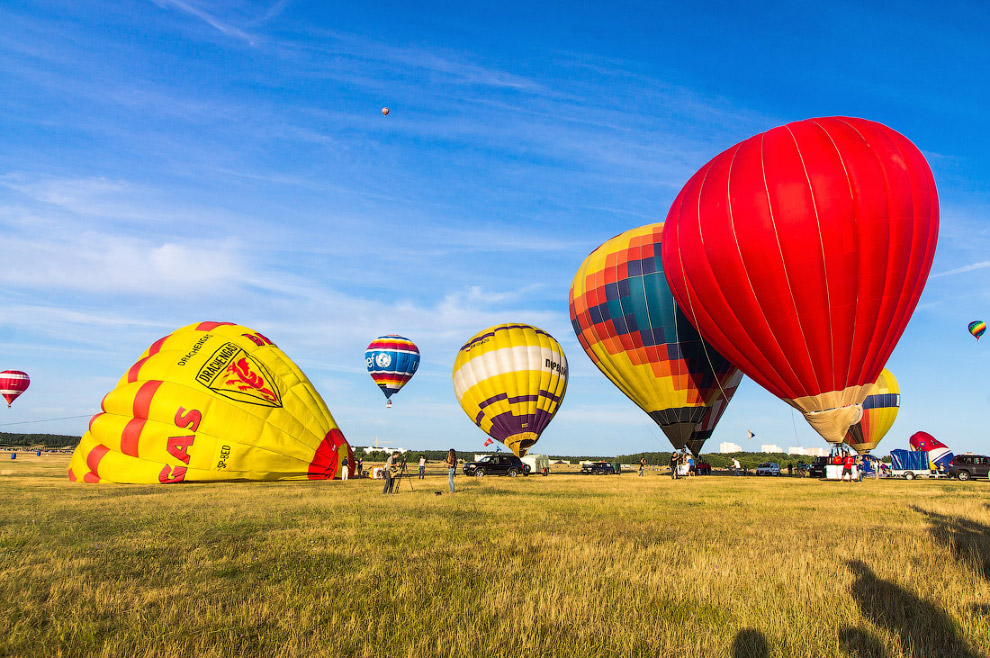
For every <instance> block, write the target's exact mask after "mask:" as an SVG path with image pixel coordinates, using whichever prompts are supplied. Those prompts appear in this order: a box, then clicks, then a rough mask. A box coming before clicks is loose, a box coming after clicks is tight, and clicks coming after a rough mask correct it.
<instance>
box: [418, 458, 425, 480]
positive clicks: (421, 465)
mask: <svg viewBox="0 0 990 658" xmlns="http://www.w3.org/2000/svg"><path fill="white" fill-rule="evenodd" d="M425 476H426V455H420V456H419V479H420V480H422V479H423V478H424V477H425Z"/></svg>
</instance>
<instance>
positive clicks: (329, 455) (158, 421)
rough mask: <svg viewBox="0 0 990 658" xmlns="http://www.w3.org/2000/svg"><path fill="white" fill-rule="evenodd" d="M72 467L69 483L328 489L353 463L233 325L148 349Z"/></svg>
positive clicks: (323, 415) (323, 417) (254, 342)
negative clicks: (271, 483) (313, 483)
mask: <svg viewBox="0 0 990 658" xmlns="http://www.w3.org/2000/svg"><path fill="white" fill-rule="evenodd" d="M100 406H101V407H102V411H101V412H100V413H98V414H96V415H95V416H93V418H92V420H90V421H89V430H88V431H87V432H86V433H85V434H84V435H83V437H82V439H81V440H80V442H79V446H78V447H77V448H76V451H75V453H74V454H73V455H72V460H71V461H70V463H69V479H70V480H72V481H73V482H78V481H81V482H120V483H136V484H152V483H162V484H174V483H177V482H194V481H204V480H326V479H333V478H336V477H338V476H339V475H340V474H341V471H342V468H343V463H344V459H345V458H346V459H347V460H348V462H347V469H348V471H349V472H353V468H354V458H353V453H352V452H351V448H350V446H349V445H348V444H347V441H346V440H345V439H344V435H343V434H342V433H341V431H340V429H339V428H338V427H337V423H336V422H335V421H334V419H333V416H331V415H330V411H329V409H327V405H326V403H324V402H323V398H321V397H320V394H319V393H317V392H316V389H315V388H313V385H312V384H311V383H310V381H309V379H307V378H306V375H304V374H303V372H302V371H301V370H300V369H299V367H298V366H296V364H294V363H293V362H292V361H291V360H290V359H289V357H288V356H286V354H285V352H283V351H282V350H280V349H279V348H278V347H277V346H276V345H275V344H274V343H272V342H271V341H270V340H268V338H266V337H265V336H263V335H261V334H260V333H258V332H256V331H254V330H252V329H248V328H247V327H244V326H240V325H236V324H232V323H230V322H200V323H198V324H191V325H189V326H187V327H183V328H181V329H178V330H176V331H174V332H172V333H171V334H169V335H168V336H165V337H164V338H161V339H159V340H157V341H155V342H154V343H153V344H152V345H151V347H149V348H148V349H147V350H145V352H144V354H142V355H141V358H140V359H138V360H137V362H136V363H135V364H134V365H132V366H131V367H130V368H129V369H128V370H127V372H126V373H124V376H123V377H121V378H120V381H118V382H117V386H116V387H115V388H114V389H113V390H112V391H110V392H109V393H107V394H106V396H104V398H103V402H102V403H101V405H100Z"/></svg>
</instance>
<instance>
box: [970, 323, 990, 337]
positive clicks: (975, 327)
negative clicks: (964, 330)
mask: <svg viewBox="0 0 990 658" xmlns="http://www.w3.org/2000/svg"><path fill="white" fill-rule="evenodd" d="M986 330H987V323H986V322H984V321H983V320H974V321H973V322H970V323H969V333H971V334H973V338H975V339H976V340H980V336H982V335H983V334H984V333H985V332H986Z"/></svg>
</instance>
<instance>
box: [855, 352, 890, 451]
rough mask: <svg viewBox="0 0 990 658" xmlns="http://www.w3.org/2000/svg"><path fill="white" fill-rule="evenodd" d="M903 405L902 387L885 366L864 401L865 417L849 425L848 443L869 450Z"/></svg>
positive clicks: (858, 448)
mask: <svg viewBox="0 0 990 658" xmlns="http://www.w3.org/2000/svg"><path fill="white" fill-rule="evenodd" d="M900 406H901V389H900V387H899V386H898V385H897V380H896V379H894V375H893V374H892V373H891V372H890V371H889V370H887V369H886V368H884V369H883V371H882V372H881V373H880V376H879V377H877V381H876V383H875V384H873V386H872V388H870V392H869V394H868V395H867V396H866V400H865V401H864V402H863V419H862V420H860V421H859V422H858V423H856V424H855V425H853V426H852V427H850V428H849V431H848V432H846V438H845V442H846V443H848V444H849V445H850V446H852V448H853V450H855V451H856V452H858V453H860V454H866V453H868V452H870V451H871V450H873V449H874V448H876V447H877V444H878V443H880V439H882V438H883V437H884V436H885V435H886V434H887V432H888V431H890V428H891V426H893V424H894V421H895V420H896V419H897V410H898V409H899V408H900Z"/></svg>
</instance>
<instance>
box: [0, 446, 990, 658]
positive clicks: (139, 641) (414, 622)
mask: <svg viewBox="0 0 990 658" xmlns="http://www.w3.org/2000/svg"><path fill="white" fill-rule="evenodd" d="M4 456H6V454H5V453H4ZM67 462H68V455H44V456H42V457H35V456H34V455H33V454H30V455H25V454H21V455H18V459H17V460H16V461H9V462H8V461H4V462H0V495H2V499H3V504H2V506H0V603H2V607H0V655H3V656H193V655H196V656H242V655H244V656H255V655H258V656H307V655H316V656H322V655H325V656H382V657H405V656H408V657H421V656H422V657H429V656H451V657H462V656H463V657H468V656H506V657H508V656H512V657H517V656H524V655H530V656H566V657H567V658H577V657H582V656H595V657H601V656H658V655H663V656H701V655H705V656H726V655H728V656H755V657H759V656H815V657H818V656H912V657H917V658H920V657H922V656H925V657H931V656H987V655H988V654H990V484H987V483H986V482H970V483H959V482H923V481H915V482H893V481H889V482H888V481H866V482H863V483H861V484H855V483H852V484H850V483H837V482H819V481H811V480H803V479H797V478H795V479H789V478H755V477H748V478H743V477H739V478H735V477H720V476H712V477H701V478H691V479H688V480H680V481H676V482H674V481H671V480H670V479H669V478H666V477H663V476H661V475H659V474H657V473H655V472H650V473H649V474H648V476H647V477H644V478H638V477H636V476H635V475H632V474H623V475H621V476H584V477H582V476H580V475H560V474H554V475H552V476H550V477H546V478H544V477H535V476H531V477H528V478H516V479H509V478H494V477H487V478H484V479H480V480H479V479H468V478H465V477H463V476H459V477H458V478H457V488H458V491H457V493H456V494H454V495H448V494H447V493H446V484H447V483H446V476H445V474H444V476H443V477H441V476H440V475H439V473H437V474H435V475H432V476H430V477H428V478H427V479H426V480H423V481H419V480H412V481H411V483H412V488H414V489H415V490H411V488H410V487H409V484H408V483H403V484H402V489H401V493H399V494H398V495H395V496H388V497H386V496H382V494H381V484H380V483H378V482H373V481H368V480H363V481H357V482H355V481H351V482H346V483H344V482H299V483H272V484H242V483H227V484H210V485H194V484H190V485H180V486H174V487H164V486H111V485H100V486H96V485H70V484H69V483H68V482H67V480H66V479H65V476H64V473H65V469H66V466H67ZM441 491H442V492H443V494H442V495H440V496H437V495H435V494H436V492H441Z"/></svg>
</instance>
